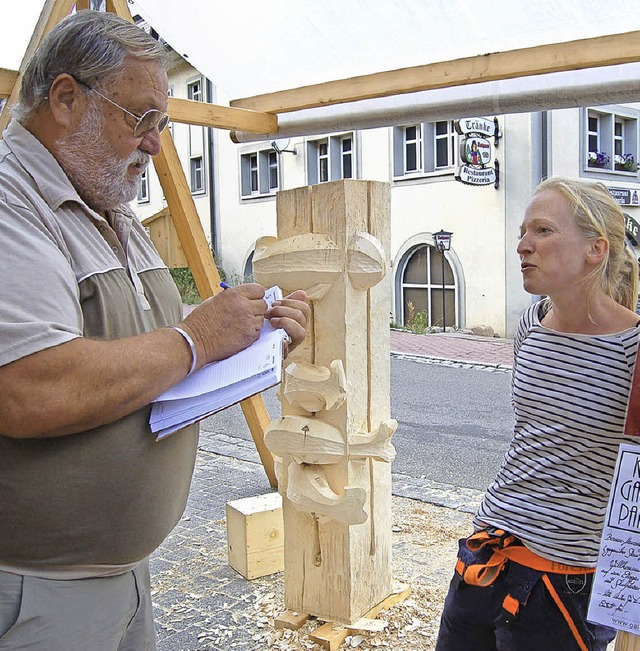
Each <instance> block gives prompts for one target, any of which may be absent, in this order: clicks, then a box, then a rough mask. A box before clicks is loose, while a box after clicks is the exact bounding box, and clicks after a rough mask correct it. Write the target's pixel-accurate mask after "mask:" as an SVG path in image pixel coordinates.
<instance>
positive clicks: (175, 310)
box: [0, 11, 309, 651]
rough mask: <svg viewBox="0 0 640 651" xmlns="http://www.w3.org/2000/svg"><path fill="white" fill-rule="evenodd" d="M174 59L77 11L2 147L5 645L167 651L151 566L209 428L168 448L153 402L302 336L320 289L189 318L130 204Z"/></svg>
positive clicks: (26, 82)
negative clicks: (272, 333)
mask: <svg viewBox="0 0 640 651" xmlns="http://www.w3.org/2000/svg"><path fill="white" fill-rule="evenodd" d="M164 57H165V52H164V50H163V48H162V47H161V46H160V45H159V44H158V43H157V42H156V41H154V40H153V39H152V38H150V37H149V36H147V35H146V34H145V33H144V32H142V31H141V30H139V29H138V28H136V27H135V26H133V25H130V24H129V23H127V22H125V21H123V20H121V19H119V18H117V17H115V16H113V15H110V14H104V13H99V12H93V11H85V12H79V13H77V14H75V15H73V16H71V17H68V18H66V19H65V20H63V21H62V22H61V23H60V24H59V25H58V26H57V27H56V28H55V29H54V30H53V31H52V32H51V33H50V34H49V36H48V37H47V38H46V39H45V41H44V43H43V45H42V47H41V48H40V49H39V51H38V52H36V54H35V55H34V57H33V59H32V60H31V62H30V63H29V66H28V68H27V70H26V72H25V75H24V79H23V83H22V89H21V101H20V105H19V106H18V107H17V108H16V109H15V111H14V120H13V121H12V122H11V123H10V125H9V127H8V128H7V130H6V131H5V132H4V134H3V141H2V142H1V143H0V242H1V246H2V254H1V255H0V270H1V274H2V283H0V340H1V341H2V347H1V349H0V523H1V524H0V650H1V651H8V650H9V649H11V650H13V649H27V648H28V649H30V650H31V651H116V650H119V651H124V650H127V651H143V650H144V649H154V648H155V642H154V634H153V621H152V614H151V600H150V596H149V577H148V557H149V555H150V554H151V553H152V552H153V551H154V550H155V549H156V547H157V546H158V545H159V544H160V543H161V542H162V541H163V539H164V538H165V536H166V535H167V534H168V533H169V532H170V531H171V529H172V528H173V526H174V525H175V524H176V522H177V520H178V519H179V518H180V516H181V514H182V512H183V509H184V506H185V503H186V499H187V494H188V489H189V483H190V480H191V475H192V471H193V466H194V460H195V453H196V445H197V427H196V426H191V427H188V428H185V429H184V430H182V431H180V432H178V433H176V434H174V435H173V436H171V437H169V438H167V439H165V440H162V441H160V442H156V441H155V439H154V436H153V435H152V434H151V433H150V431H149V426H148V418H149V403H150V402H151V401H152V400H153V399H154V398H155V397H156V396H158V395H159V394H160V393H161V392H163V391H164V390H165V389H167V388H168V387H170V386H171V385H173V384H175V383H176V382H178V381H179V380H181V379H182V378H184V377H185V376H186V375H187V374H188V373H191V372H192V371H193V370H195V369H196V368H199V367H200V366H202V365H203V364H206V363H208V362H211V361H214V360H218V359H222V358H225V357H227V356H229V355H232V354H234V353H236V352H237V351H239V350H241V349H243V348H245V347H246V346H248V345H249V344H251V343H252V342H253V341H254V340H255V339H256V338H257V336H258V332H259V330H260V327H261V324H262V322H263V319H264V318H268V319H270V320H271V321H272V323H273V324H274V325H276V326H278V327H283V328H284V329H285V330H286V331H287V332H288V333H289V335H290V337H291V339H292V345H293V346H295V345H297V344H299V343H300V342H301V341H302V340H303V338H304V334H305V326H306V320H307V318H308V315H309V308H308V306H307V304H306V297H305V295H304V292H295V293H294V294H291V295H290V296H289V297H287V298H285V299H284V300H283V301H281V302H279V303H276V304H275V305H274V307H272V308H271V310H269V311H267V308H266V304H265V302H264V300H263V295H264V290H263V288H262V287H260V286H259V285H256V284H249V285H243V286H240V287H236V288H232V289H229V290H227V291H224V292H222V293H220V294H218V295H217V296H216V297H214V298H212V299H209V300H208V301H205V302H204V303H203V304H202V305H201V306H199V307H198V308H197V309H195V310H194V311H193V312H192V314H191V315H189V317H187V319H185V320H184V321H182V319H181V303H180V298H179V295H178V293H177V290H176V288H175V286H174V285H173V283H172V281H171V277H170V275H169V273H168V271H167V269H166V267H165V266H164V264H163V263H162V261H161V260H160V258H159V257H158V255H157V253H156V251H155V250H154V248H153V246H152V245H151V243H150V241H149V240H148V238H147V236H146V234H145V232H144V229H143V228H142V227H141V225H140V223H139V222H138V221H137V220H136V219H135V218H134V216H133V215H132V213H131V212H130V210H129V208H128V207H127V206H125V205H123V203H124V202H128V201H131V200H132V199H133V198H134V197H135V195H136V191H137V186H138V181H139V179H140V175H141V174H142V172H143V170H144V169H145V167H146V165H147V164H148V162H149V157H150V156H153V155H156V154H158V153H159V151H160V135H159V134H160V131H162V129H163V128H164V127H165V126H166V124H167V121H168V116H167V115H166V113H165V111H166V106H167V89H168V85H167V75H166V72H165V58H164ZM176 324H180V325H179V326H177V327H176Z"/></svg>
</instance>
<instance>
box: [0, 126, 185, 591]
mask: <svg viewBox="0 0 640 651" xmlns="http://www.w3.org/2000/svg"><path fill="white" fill-rule="evenodd" d="M108 217H109V218H108V220H107V219H104V218H102V217H101V216H100V215H98V214H97V213H95V212H94V211H92V210H91V209H90V208H88V207H87V205H86V204H85V203H84V202H83V201H82V200H81V199H80V197H79V196H78V194H77V192H76V191H75V190H74V188H73V186H72V185H71V183H70V182H69V180H68V178H67V177H66V175H65V174H64V172H63V171H62V168H61V167H60V166H59V164H58V163H57V161H56V160H55V158H54V157H53V156H52V155H51V154H50V153H49V151H48V150H47V149H46V148H45V147H44V146H43V145H42V144H41V143H40V142H39V141H38V140H37V139H36V138H35V137H33V136H32V135H31V134H30V133H29V132H28V131H27V130H26V129H24V128H23V127H22V126H21V125H20V124H18V123H17V122H16V121H15V120H14V121H12V122H11V123H10V125H9V127H8V128H7V130H6V131H5V132H4V135H3V140H2V141H0V249H1V253H0V278H1V281H0V365H4V364H8V363H10V362H12V361H15V360H17V359H20V358H22V357H24V356H26V355H30V354H32V353H35V352H38V351H40V350H44V349H46V348H49V347H51V346H58V345H60V344H64V343H65V342H68V341H71V340H72V339H74V338H76V337H92V338H98V339H117V338H122V337H129V336H133V335H137V334H140V333H144V332H149V331H151V330H153V329H155V328H158V327H162V326H165V325H167V324H172V323H178V322H179V321H181V303H180V297H179V294H178V292H177V290H176V288H175V285H174V283H173V281H172V280H171V277H170V275H169V272H168V270H167V269H166V267H165V265H164V264H163V262H162V260H161V259H160V257H159V256H158V254H157V252H156V251H155V249H154V247H153V245H152V244H151V242H150V240H149V238H148V237H147V234H146V233H145V230H144V228H143V227H142V225H141V224H140V222H139V221H138V220H137V219H136V218H135V216H134V215H133V213H131V211H130V210H129V208H128V207H126V206H122V207H120V208H119V209H118V210H117V211H114V212H113V213H112V214H110V215H109V216H108ZM89 363H90V362H89ZM148 421H149V407H146V408H144V409H141V410H139V411H137V412H135V413H133V414H131V415H129V416H127V417H125V418H123V419H121V420H119V421H117V422H115V423H112V424H110V425H106V426H103V427H98V428H96V429H94V430H91V431H88V432H83V433H80V434H75V435H71V436H64V437H60V438H49V439H12V438H7V437H4V436H1V435H0V569H6V570H15V571H20V572H23V573H27V574H37V575H39V576H44V577H48V576H51V577H54V576H55V577H69V578H72V577H77V576H99V575H106V574H113V573H117V572H120V571H124V570H126V569H128V568H129V567H131V566H132V565H134V564H135V563H137V562H139V561H140V560H142V559H143V558H145V557H146V556H148V555H149V554H150V553H151V552H153V551H154V549H155V548H156V547H157V546H158V545H159V544H160V543H161V542H162V540H163V539H164V538H165V537H166V535H167V534H168V533H169V532H170V531H171V529H172V528H173V527H174V525H175V524H176V522H177V521H178V519H179V518H180V516H181V514H182V512H183V509H184V506H185V503H186V499H187V495H188V491H189V484H190V481H191V475H192V472H193V466H194V462H195V453H196V448H197V427H196V426H192V427H190V428H186V429H185V430H182V431H181V432H178V433H176V434H175V435H173V436H171V437H169V438H167V439H164V440H162V441H160V442H156V441H155V438H154V436H153V435H152V434H151V432H150V431H149V426H148ZM0 431H1V424H0Z"/></svg>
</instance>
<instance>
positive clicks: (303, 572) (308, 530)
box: [254, 181, 397, 624]
mask: <svg viewBox="0 0 640 651" xmlns="http://www.w3.org/2000/svg"><path fill="white" fill-rule="evenodd" d="M389 208H390V205H389V187H388V185H387V184H385V183H378V182H368V181H338V182H333V183H326V184H321V185H315V186H311V187H307V188H299V189H295V190H290V191H286V192H281V193H279V194H278V198H277V212H278V238H263V239H261V240H260V241H259V242H258V245H257V248H256V252H255V255H254V272H255V274H256V278H257V279H258V280H259V282H261V283H262V284H264V285H266V286H269V285H272V284H278V285H280V287H281V288H282V289H283V291H284V292H285V293H286V292H288V291H291V290H293V289H296V288H299V287H302V288H303V289H305V290H306V291H307V292H308V294H309V296H310V298H311V300H312V307H313V315H312V319H311V323H310V324H309V328H308V336H307V341H306V342H305V344H304V346H303V347H301V348H299V349H297V350H296V351H294V352H293V353H292V355H291V356H290V359H289V360H288V365H287V368H286V370H285V380H284V382H283V385H282V387H281V391H280V394H281V395H280V398H281V402H282V413H283V417H282V418H281V419H278V420H276V421H273V422H272V423H271V424H270V425H269V427H268V428H267V431H266V434H265V442H266V444H267V446H268V447H269V449H270V450H271V451H272V452H273V453H274V455H275V457H276V471H277V473H278V483H279V490H280V492H281V493H282V495H283V513H284V529H285V606H286V608H288V609H289V610H293V611H297V612H300V613H306V614H310V615H314V616H317V617H318V618H320V619H323V620H326V621H331V622H342V623H347V624H351V623H353V622H354V621H356V620H357V619H359V618H360V617H362V616H363V615H364V614H365V613H367V612H368V611H369V610H371V609H372V608H373V607H374V606H375V605H376V604H378V603H379V602H380V601H382V600H383V599H385V598H386V597H388V596H389V595H390V593H391V590H392V586H391V463H390V462H391V460H392V459H393V456H394V454H395V452H394V449H393V446H392V445H391V442H390V438H391V435H392V434H393V432H394V431H395V428H396V426H397V423H396V422H395V421H393V420H391V419H390V377H389V376H390V362H389V311H390V280H389V274H388V259H389V245H390V210H389Z"/></svg>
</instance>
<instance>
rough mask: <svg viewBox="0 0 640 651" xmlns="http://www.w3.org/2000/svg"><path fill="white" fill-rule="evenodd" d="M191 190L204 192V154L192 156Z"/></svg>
mask: <svg viewBox="0 0 640 651" xmlns="http://www.w3.org/2000/svg"><path fill="white" fill-rule="evenodd" d="M191 192H204V162H203V160H202V156H194V157H193V158H191Z"/></svg>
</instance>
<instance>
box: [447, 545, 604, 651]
mask: <svg viewBox="0 0 640 651" xmlns="http://www.w3.org/2000/svg"><path fill="white" fill-rule="evenodd" d="M461 543H462V544H464V541H461ZM549 578H550V579H551V582H552V583H553V586H554V588H555V589H556V592H557V593H558V595H559V596H560V598H561V599H562V602H563V603H564V605H565V607H566V608H567V610H568V611H569V613H570V614H571V617H572V619H573V621H574V623H575V624H576V627H577V628H578V631H579V632H580V635H581V636H582V639H583V641H584V642H585V644H586V646H587V648H588V649H589V651H605V650H606V648H607V645H608V644H609V642H611V640H613V638H614V637H615V630H614V629H612V628H608V627H606V626H601V625H598V624H591V623H589V622H587V620H586V616H587V607H588V605H589V594H590V592H591V583H592V580H593V574H576V575H567V574H549ZM508 594H511V595H512V596H513V597H515V598H516V599H518V601H519V602H520V603H521V604H523V603H524V605H521V606H520V609H519V611H518V613H517V615H515V616H514V615H511V614H510V613H508V612H507V611H506V610H504V608H503V607H502V602H503V600H504V598H505V597H506V596H507V595H508ZM579 648H580V647H579V646H578V643H577V642H576V640H575V638H574V636H573V634H572V632H571V630H570V629H569V626H568V624H567V621H566V620H565V618H564V616H563V615H562V613H561V612H560V610H559V608H558V606H557V605H556V603H555V602H554V600H553V598H552V597H551V595H550V594H549V591H548V589H547V587H546V586H545V585H544V583H543V582H542V579H541V573H540V572H536V571H535V570H531V569H530V568H527V567H523V566H522V565H518V564H517V563H513V562H508V563H507V567H506V568H505V570H504V571H503V572H502V573H501V574H500V575H499V576H498V578H497V579H496V581H495V582H494V583H493V584H491V585H490V586H487V587H479V586H474V585H468V584H466V583H465V582H464V581H463V579H462V577H461V576H460V575H459V574H457V573H456V574H455V576H454V577H453V579H452V581H451V585H450V586H449V593H448V595H447V598H446V600H445V604H444V610H443V613H442V618H441V621H440V632H439V634H438V641H437V643H436V651H471V650H473V651H540V649H547V650H548V651H578V650H579Z"/></svg>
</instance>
